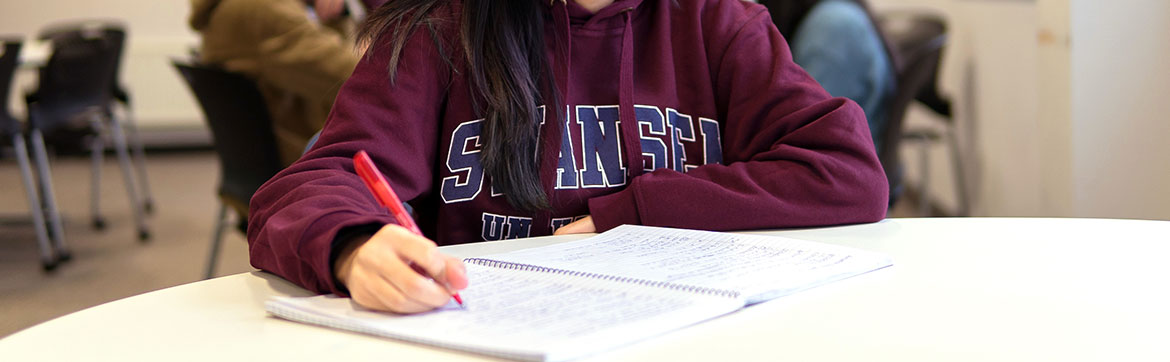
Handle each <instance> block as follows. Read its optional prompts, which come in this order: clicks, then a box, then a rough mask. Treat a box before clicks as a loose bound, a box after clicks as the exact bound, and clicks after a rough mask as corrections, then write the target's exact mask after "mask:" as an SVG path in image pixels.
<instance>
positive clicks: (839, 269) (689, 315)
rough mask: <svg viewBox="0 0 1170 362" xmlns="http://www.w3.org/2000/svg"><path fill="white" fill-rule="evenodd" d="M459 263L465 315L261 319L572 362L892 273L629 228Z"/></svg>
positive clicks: (745, 239) (356, 309) (317, 311)
mask: <svg viewBox="0 0 1170 362" xmlns="http://www.w3.org/2000/svg"><path fill="white" fill-rule="evenodd" d="M464 262H465V263H466V265H467V273H468V278H469V279H470V281H471V285H470V286H469V287H468V288H467V289H465V290H463V291H461V292H460V294H461V295H462V296H463V300H464V301H465V302H466V306H465V307H460V306H459V305H458V304H455V303H454V302H451V303H449V304H448V305H446V306H444V307H441V308H438V309H436V310H434V311H431V312H427V313H421V314H413V315H398V314H391V313H380V312H374V311H369V310H366V309H364V308H361V307H360V306H357V305H356V304H355V303H353V302H352V301H351V300H350V299H348V298H341V297H337V296H316V297H307V298H284V297H282V298H274V299H272V300H270V301H268V302H267V303H266V304H265V309H267V310H268V312H269V313H272V314H273V315H276V316H277V317H280V318H284V319H289V320H293V321H298V322H303V323H309V324H315V325H321V326H326V327H330V328H336V329H343V330H349V331H354V332H359V333H366V334H371V335H377V336H382V337H389V338H394V339H399V340H405V341H410V342H416V343H423V344H428V345H435V346H440V347H445V348H452V349H458V350H464V351H470V352H475V353H481V354H487V355H492V356H497V357H504V358H510V359H519V360H567V359H574V358H578V357H583V356H586V355H591V354H595V353H599V352H603V351H607V350H610V349H614V348H617V347H619V346H622V345H625V344H630V343H634V342H637V341H640V340H644V339H647V338H650V337H653V336H656V335H660V334H664V333H667V332H670V331H673V330H676V329H680V328H684V327H686V326H689V325H692V324H696V323H699V322H702V321H704V320H707V319H711V318H715V317H718V316H720V315H723V314H727V313H730V312H733V311H735V310H738V309H740V308H743V307H744V306H746V305H750V304H754V303H759V302H763V301H767V300H770V299H773V298H777V297H780V296H784V295H787V294H791V293H794V292H797V291H799V290H802V289H807V288H812V287H815V286H818V285H823V284H825V283H829V282H832V281H836V280H840V279H844V278H848V277H851V276H855V275H858V274H863V273H866V272H870V271H873V270H877V269H881V268H884V267H887V266H890V265H892V261H891V260H890V258H889V257H888V256H886V255H884V254H879V253H874V252H868V251H863V250H858V249H853V248H847V247H841V246H835V245H828V244H821V243H814V242H809V241H802V240H796V239H790V238H782V237H774V236H760V235H743V234H728V233H717V232H707V231H696V230H683V229H668V228H656V227H646V226H633V225H625V226H621V227H618V228H614V229H613V230H610V231H607V232H605V233H602V234H599V235H597V236H594V237H591V238H587V239H583V240H578V241H573V242H566V243H561V244H555V245H550V246H545V247H540V248H533V249H525V250H519V251H515V252H510V253H503V254H495V255H488V256H483V257H478V258H469V259H464Z"/></svg>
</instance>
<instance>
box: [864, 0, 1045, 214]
mask: <svg viewBox="0 0 1170 362" xmlns="http://www.w3.org/2000/svg"><path fill="white" fill-rule="evenodd" d="M871 3H873V4H874V6H875V7H876V8H877V9H879V10H882V9H887V10H889V9H901V8H911V9H919V10H929V11H934V12H939V13H941V14H943V15H945V16H946V18H947V21H948V25H949V26H950V28H949V31H950V33H951V37H950V43H949V44H948V47H947V51H946V53H945V54H944V59H943V69H942V72H943V74H942V80H941V82H942V85H941V87H942V90H943V92H944V93H946V95H948V96H949V97H950V98H951V100H952V101H953V102H954V103H955V107H956V112H955V113H956V115H957V122H958V123H959V127H958V128H959V137H960V141H961V142H960V146H961V147H962V148H963V149H964V150H965V151H966V152H965V153H966V154H967V155H968V158H967V161H968V163H967V164H966V165H965V166H966V173H967V175H969V176H968V179H969V181H970V182H969V186H968V189H969V192H970V194H971V195H972V196H973V197H974V198H973V199H972V200H971V202H972V205H971V206H972V209H973V213H974V214H975V215H996V216H1035V215H1046V214H1050V213H1051V210H1048V209H1046V208H1044V207H1043V204H1044V202H1043V201H1042V200H1043V199H1044V198H1045V197H1044V196H1043V193H1044V190H1045V185H1044V184H1043V182H1042V179H1043V173H1042V167H1041V166H1042V165H1043V164H1044V162H1043V160H1041V158H1040V157H1041V152H1040V145H1038V144H1037V143H1036V141H1035V140H1036V139H1037V136H1038V135H1040V134H1042V132H1041V130H1040V129H1039V124H1038V113H1039V107H1038V97H1039V90H1038V82H1037V81H1036V79H1037V66H1036V64H1037V57H1038V51H1037V47H1036V26H1037V25H1036V24H1037V9H1036V4H1035V3H1034V2H1030V1H989V0H985V1H978V0H967V1H958V0H871ZM908 117H909V119H908V120H907V126H908V127H915V126H929V125H931V124H933V123H932V120H931V118H932V117H933V115H932V114H929V113H928V112H926V111H922V110H921V109H919V108H915V109H911V112H910V114H909V116H908ZM945 151H946V149H945V148H944V147H942V146H939V147H936V148H935V149H933V150H932V153H931V157H930V160H931V161H930V170H931V172H930V181H929V184H930V188H931V190H930V191H931V192H930V194H931V195H932V198H934V199H936V200H938V201H939V203H940V204H942V205H943V206H944V207H946V208H948V209H950V210H956V208H957V206H958V205H957V204H958V202H957V197H956V196H955V195H956V191H955V186H954V179H953V173H952V171H951V167H952V165H951V161H950V158H949V156H948V155H947V153H946V152H945ZM903 158H904V159H905V160H907V161H908V164H907V166H908V175H907V176H908V180H909V182H910V183H911V184H912V185H917V184H918V179H919V177H920V176H919V173H920V172H921V170H920V169H919V167H917V166H918V164H919V161H918V159H917V150H916V149H914V148H905V149H903Z"/></svg>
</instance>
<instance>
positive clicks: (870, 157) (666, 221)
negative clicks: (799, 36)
mask: <svg viewBox="0 0 1170 362" xmlns="http://www.w3.org/2000/svg"><path fill="white" fill-rule="evenodd" d="M370 17H371V18H370V19H369V20H368V21H367V22H366V23H365V25H364V29H363V33H364V35H365V36H366V37H367V38H369V39H370V40H371V41H372V42H373V45H372V46H371V47H370V48H369V49H370V50H369V53H368V54H367V58H365V59H364V60H363V61H362V62H360V63H359V64H358V67H357V69H355V71H354V74H353V76H352V77H350V79H349V80H348V81H347V82H346V84H345V85H344V86H343V87H342V89H341V92H340V94H339V95H338V98H337V101H336V103H335V105H334V108H333V112H332V114H331V115H330V119H329V121H328V122H327V123H326V126H325V129H324V130H323V131H322V133H321V136H320V139H319V140H318V142H317V143H316V145H314V146H313V148H312V149H311V150H310V151H309V152H308V153H307V154H306V155H305V156H304V157H303V158H301V159H300V160H299V161H297V163H295V164H293V165H292V166H290V167H289V168H288V169H286V170H284V171H282V172H280V173H279V174H278V175H277V176H275V177H274V178H273V179H272V180H270V181H269V182H268V183H267V184H265V185H264V186H263V187H261V188H260V190H259V191H258V192H257V193H256V195H255V196H254V197H253V199H252V214H251V220H250V221H251V227H249V229H248V240H249V243H250V252H251V258H252V264H253V265H254V266H256V267H258V268H261V269H264V270H268V271H271V272H273V273H276V274H278V275H281V276H283V277H285V278H287V279H288V280H290V281H292V282H294V283H296V284H299V285H301V286H303V287H305V288H308V289H310V290H313V291H316V292H334V293H339V294H342V295H345V294H347V293H348V294H350V295H352V297H353V298H354V300H355V301H356V302H357V303H359V304H361V305H363V306H366V307H368V308H373V309H380V310H391V311H396V312H419V311H425V310H430V309H432V308H435V307H436V306H440V305H443V304H445V303H446V302H447V301H448V300H449V299H450V296H451V294H450V293H451V292H452V291H455V290H458V289H461V288H463V287H465V286H466V285H467V279H466V275H465V274H464V271H463V267H462V263H461V262H460V261H459V260H457V259H455V258H452V257H449V256H445V255H443V254H441V253H439V252H438V250H437V249H436V246H435V243H436V242H437V243H438V244H439V245H450V244H459V243H468V242H477V241H483V240H498V239H510V238H519V237H528V236H539V235H549V234H552V233H553V232H554V231H556V232H557V233H561V234H563V233H586V232H594V231H597V232H601V231H605V230H608V229H611V228H613V227H615V226H617V225H620V224H643V225H655V226H669V227H682V228H693V229H707V230H748V229H771V228H782V227H807V226H823V225H837V224H849V223H861V222H873V221H877V220H879V219H881V218H883V217H884V216H885V212H886V196H887V195H886V194H887V186H886V179H885V177H884V175H883V173H882V169H881V166H880V165H879V163H878V160H877V156H876V155H875V154H874V150H873V143H872V141H871V140H870V136H869V133H868V132H867V131H866V127H865V117H864V115H863V114H862V112H861V109H860V108H859V107H858V106H857V105H856V104H855V103H853V102H852V101H849V100H847V99H844V98H831V97H830V96H829V94H828V93H826V92H825V91H824V89H822V88H820V87H819V86H818V85H817V84H816V82H815V81H813V80H812V78H810V77H809V76H808V75H807V74H806V73H805V72H804V71H803V70H801V69H800V68H799V67H797V66H796V65H795V64H794V63H792V59H791V57H790V56H789V53H788V48H787V46H786V45H785V43H784V41H783V39H782V38H781V36H780V34H779V32H777V31H776V27H775V26H774V25H772V22H771V19H770V17H769V16H768V13H767V11H766V10H765V9H764V7H762V6H759V5H757V4H753V3H747V2H743V1H740V0H617V1H614V0H568V1H565V0H555V1H549V0H514V1H497V0H399V1H391V2H389V3H387V4H386V5H383V6H382V7H380V8H379V9H378V11H376V12H374V13H372V14H370ZM635 119H636V120H637V121H636V122H635V121H634V120H635ZM625 120H629V121H625ZM359 150H366V151H367V152H369V153H370V155H371V157H372V158H373V159H374V161H375V163H377V164H378V166H379V167H380V168H381V171H382V172H384V173H385V174H386V176H387V178H388V180H389V181H390V183H391V184H392V186H393V188H394V190H396V191H397V193H398V195H399V196H400V197H401V198H402V199H403V200H404V201H407V202H409V203H410V205H411V206H413V207H414V210H415V214H416V218H415V219H416V221H417V222H418V223H419V224H420V227H421V228H422V230H423V232H424V233H425V234H426V236H425V237H423V236H417V235H414V234H412V233H410V232H409V231H406V230H405V229H403V228H402V227H399V226H397V225H395V221H394V219H393V218H392V217H391V216H390V214H389V213H387V212H386V211H385V209H383V208H381V207H379V206H378V204H377V203H376V202H375V200H374V198H373V197H372V196H371V194H370V192H369V191H367V190H366V188H365V186H364V185H363V184H362V181H361V180H360V179H359V178H358V176H357V175H355V174H354V172H353V166H352V161H351V159H352V157H353V155H354V153H355V152H357V151H359ZM432 240H434V242H432ZM412 269H414V270H418V272H415V271H414V270H412ZM427 276H430V277H433V278H434V280H436V281H437V282H432V281H431V279H429V278H428V277H427ZM469 303H471V301H469Z"/></svg>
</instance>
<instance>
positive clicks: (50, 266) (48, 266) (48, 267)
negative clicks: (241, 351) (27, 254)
mask: <svg viewBox="0 0 1170 362" xmlns="http://www.w3.org/2000/svg"><path fill="white" fill-rule="evenodd" d="M41 269H42V270H44V271H45V273H51V272H52V271H53V270H56V269H57V261H56V260H41Z"/></svg>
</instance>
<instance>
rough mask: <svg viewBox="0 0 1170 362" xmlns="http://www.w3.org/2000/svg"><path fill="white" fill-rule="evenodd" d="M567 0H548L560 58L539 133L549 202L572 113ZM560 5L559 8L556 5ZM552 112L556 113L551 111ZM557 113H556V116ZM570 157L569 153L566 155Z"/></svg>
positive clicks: (545, 214) (543, 217)
mask: <svg viewBox="0 0 1170 362" xmlns="http://www.w3.org/2000/svg"><path fill="white" fill-rule="evenodd" d="M566 1H567V0H551V1H550V5H552V7H553V10H552V17H553V29H555V30H557V31H556V32H555V34H556V54H555V55H556V56H557V57H559V58H560V66H559V67H557V68H556V69H554V70H553V77H554V78H555V81H556V84H555V86H556V88H557V89H556V91H557V92H558V93H560V101H559V102H555V101H553V100H554V99H556V97H545V100H546V101H545V102H544V103H545V110H544V111H545V123H546V124H545V127H544V130H543V131H544V132H547V133H545V135H544V136H542V137H541V142H542V144H541V147H542V151H541V155H540V169H541V172H540V177H541V180H540V181H541V186H543V187H544V194H545V196H546V197H547V198H548V201H549V205H550V206H553V207H554V208H555V207H556V206H555V205H552V202H553V195H554V193H553V191H555V190H556V180H557V177H556V175H557V171H556V168H557V162H558V161H559V158H560V157H559V155H560V151H561V146H562V145H561V142H562V141H563V139H564V136H562V135H561V134H562V133H563V132H564V127H565V123H566V122H568V121H569V119H570V117H572V115H571V112H567V110H568V104H569V84H571V82H572V77H573V75H572V72H571V70H572V62H573V37H572V34H571V33H570V30H571V29H570V24H569V7H568V4H567V3H566ZM558 4H559V6H560V9H556V7H557V6H558ZM553 112H556V113H553ZM558 115H559V116H558ZM568 156H569V157H572V155H568ZM550 217H551V216H550V213H549V212H548V211H541V212H539V213H538V215H537V220H541V222H545V223H546V224H547V220H548V218H550Z"/></svg>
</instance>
